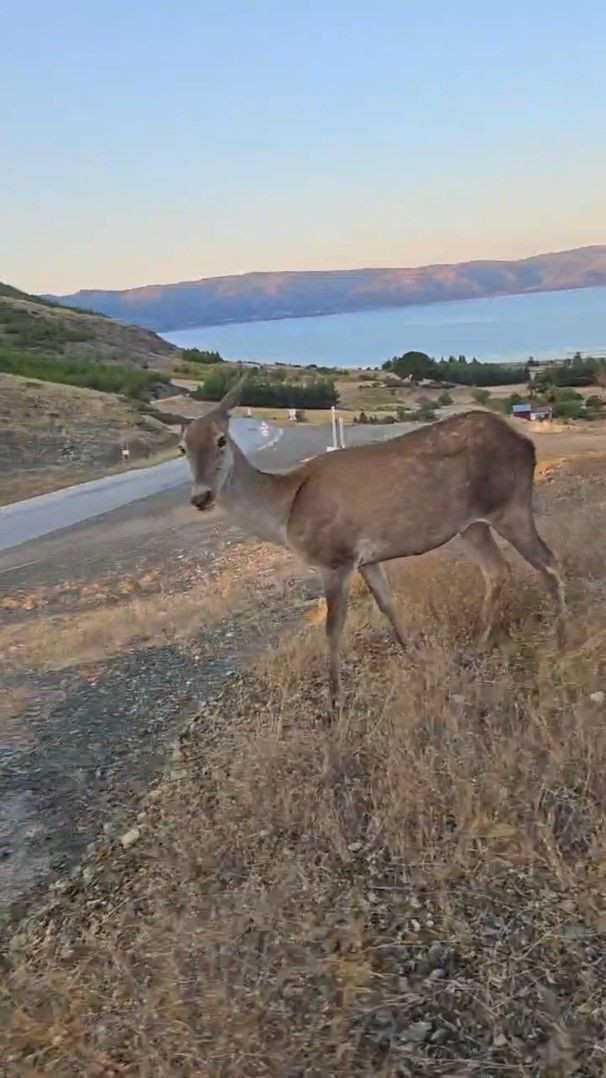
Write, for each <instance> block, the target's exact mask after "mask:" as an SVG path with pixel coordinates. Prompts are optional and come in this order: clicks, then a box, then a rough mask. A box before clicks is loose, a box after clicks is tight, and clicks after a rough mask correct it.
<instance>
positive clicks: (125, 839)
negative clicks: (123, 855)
mask: <svg viewBox="0 0 606 1078" xmlns="http://www.w3.org/2000/svg"><path fill="white" fill-rule="evenodd" d="M140 834H141V832H140V830H139V828H138V827H131V829H130V831H125V832H124V834H123V835H122V838H121V839H120V842H121V843H122V845H123V846H124V849H125V850H128V849H129V847H130V846H133V845H134V843H135V842H136V841H137V839H138V838H139V836H140Z"/></svg>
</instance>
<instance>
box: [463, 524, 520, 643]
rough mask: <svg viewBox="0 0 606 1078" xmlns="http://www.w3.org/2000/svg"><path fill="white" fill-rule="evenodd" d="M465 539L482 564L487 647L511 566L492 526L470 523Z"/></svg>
mask: <svg viewBox="0 0 606 1078" xmlns="http://www.w3.org/2000/svg"><path fill="white" fill-rule="evenodd" d="M461 539H462V540H463V542H464V543H465V545H466V547H467V549H468V550H469V553H470V554H471V555H472V557H473V558H474V560H475V561H476V562H477V563H478V565H479V567H480V569H481V570H482V576H483V577H484V585H485V591H484V602H483V603H482V613H481V615H480V643H482V644H486V643H487V641H488V640H489V638H490V634H491V632H492V627H493V624H494V616H495V611H496V606H497V600H498V598H499V595H500V594H501V591H502V589H503V585H504V583H505V581H506V579H507V577H508V575H509V566H508V564H507V562H506V561H505V558H504V557H503V555H502V553H501V551H500V550H499V548H498V546H497V544H496V543H495V541H494V538H493V535H492V532H491V530H490V528H489V527H488V524H484V523H483V522H481V521H476V522H475V523H474V524H470V525H469V527H468V528H466V529H465V531H464V532H461Z"/></svg>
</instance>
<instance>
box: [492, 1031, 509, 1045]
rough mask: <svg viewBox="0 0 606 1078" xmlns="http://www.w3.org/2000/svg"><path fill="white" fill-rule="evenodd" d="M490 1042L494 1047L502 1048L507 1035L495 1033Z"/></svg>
mask: <svg viewBox="0 0 606 1078" xmlns="http://www.w3.org/2000/svg"><path fill="white" fill-rule="evenodd" d="M492 1043H493V1045H494V1046H495V1048H504V1047H505V1045H506V1044H507V1037H506V1036H505V1034H504V1033H497V1035H496V1037H495V1038H494V1040H493V1042H492Z"/></svg>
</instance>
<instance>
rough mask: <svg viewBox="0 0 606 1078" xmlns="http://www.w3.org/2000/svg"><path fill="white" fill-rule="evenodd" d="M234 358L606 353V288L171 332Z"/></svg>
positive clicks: (359, 361) (323, 362)
mask: <svg viewBox="0 0 606 1078" xmlns="http://www.w3.org/2000/svg"><path fill="white" fill-rule="evenodd" d="M163 336H165V338H166V340H168V341H172V342H173V343H174V344H176V345H178V346H179V347H181V348H191V347H198V348H208V349H213V350H214V349H217V350H218V351H219V352H221V354H222V355H223V356H224V357H225V359H232V360H249V361H252V362H282V363H300V364H307V363H316V364H318V366H329V367H374V366H377V365H379V364H381V363H382V362H383V361H384V360H386V359H390V358H391V357H392V356H394V355H401V354H402V353H403V352H408V351H409V350H411V349H419V350H420V351H423V352H427V353H429V355H432V356H435V357H437V358H439V357H440V356H448V355H450V354H451V353H452V354H453V355H459V354H460V353H463V354H464V355H466V356H468V357H471V356H477V358H478V359H482V360H493V361H495V362H496V361H497V360H516V359H527V358H528V356H534V357H535V358H536V359H552V358H556V357H564V356H565V355H567V354H570V353H573V352H576V351H581V352H589V353H595V354H598V353H604V352H606V287H602V288H579V289H575V290H573V291H565V292H541V293H534V294H533V295H525V296H497V297H492V298H489V299H468V300H456V301H452V302H448V303H432V304H425V305H423V306H414V307H392V308H389V309H385V308H383V309H382V310H373V311H359V312H356V313H355V314H330V315H320V316H316V317H311V318H283V319H279V320H278V319H276V320H274V321H267V322H243V323H231V324H230V325H223V326H200V327H198V328H192V329H183V330H178V331H175V332H174V333H166V334H164V335H163Z"/></svg>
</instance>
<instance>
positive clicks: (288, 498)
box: [217, 438, 300, 546]
mask: <svg viewBox="0 0 606 1078" xmlns="http://www.w3.org/2000/svg"><path fill="white" fill-rule="evenodd" d="M299 486H300V480H297V479H296V478H295V476H292V475H271V474H270V473H268V472H261V471H259V470H258V469H257V468H255V467H254V466H253V465H252V464H251V463H250V461H249V460H247V459H246V457H245V456H244V453H242V451H241V450H240V449H239V448H238V446H237V445H236V444H235V442H234V441H233V440H232V439H231V438H230V439H229V442H228V449H227V452H226V453H225V457H224V465H223V470H222V474H221V475H220V477H219V483H218V489H217V501H218V503H219V505H220V506H221V507H222V508H223V509H224V510H225V511H226V512H227V513H228V515H229V516H230V517H231V519H232V520H233V521H234V523H236V524H238V525H239V526H240V527H242V528H244V529H245V530H246V531H249V532H252V534H253V535H256V536H257V538H259V539H265V540H267V541H268V542H270V543H277V544H278V545H279V546H287V545H288V542H287V537H286V529H287V524H288V517H289V514H290V509H291V505H292V501H293V498H294V496H295V494H296V492H297V490H298V488H299Z"/></svg>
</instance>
